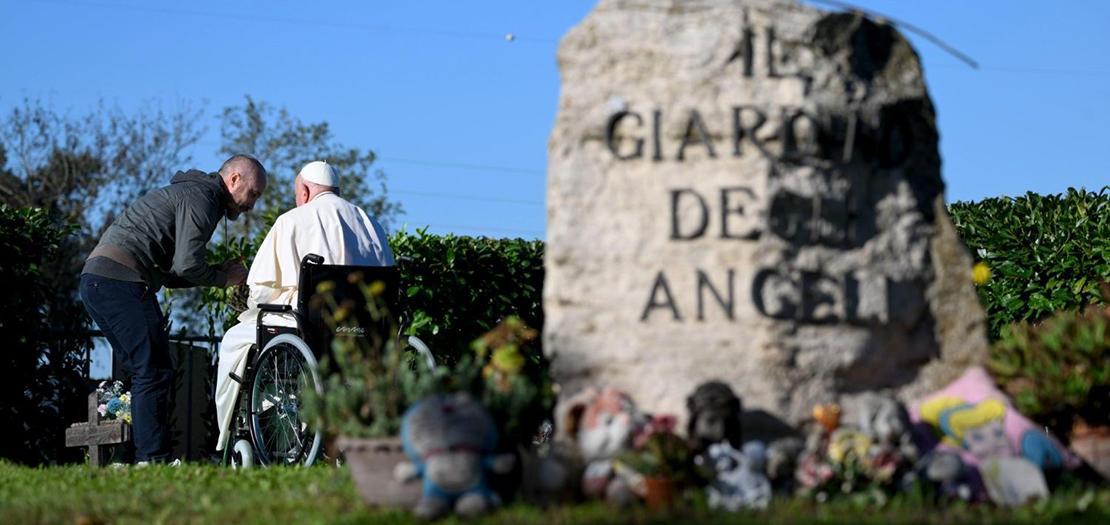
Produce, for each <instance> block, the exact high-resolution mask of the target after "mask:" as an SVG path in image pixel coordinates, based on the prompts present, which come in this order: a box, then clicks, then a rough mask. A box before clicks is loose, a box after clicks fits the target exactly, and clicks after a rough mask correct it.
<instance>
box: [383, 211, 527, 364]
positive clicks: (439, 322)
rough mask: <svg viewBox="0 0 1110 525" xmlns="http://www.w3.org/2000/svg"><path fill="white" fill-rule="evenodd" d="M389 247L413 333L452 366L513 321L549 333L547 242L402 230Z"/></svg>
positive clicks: (394, 236) (393, 238) (410, 331)
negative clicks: (509, 318) (485, 335)
mask: <svg viewBox="0 0 1110 525" xmlns="http://www.w3.org/2000/svg"><path fill="white" fill-rule="evenodd" d="M390 246H391V247H392V248H393V253H394V256H395V257H396V258H397V260H398V265H399V266H400V271H401V292H402V304H403V310H404V312H405V314H406V317H407V319H408V320H409V333H410V334H414V335H417V336H419V337H420V338H421V339H423V340H424V341H425V342H426V343H428V345H429V346H431V348H432V350H433V351H434V352H435V353H436V354H437V355H441V356H444V357H447V358H448V359H449V360H450V361H455V360H456V359H457V358H459V357H460V356H462V355H463V354H464V353H465V352H467V351H468V350H467V349H468V347H469V345H470V342H471V341H472V340H474V339H475V338H476V337H478V336H480V335H482V334H483V333H485V332H486V331H488V330H489V329H490V328H493V327H494V326H495V325H497V323H498V322H499V321H500V320H501V319H503V318H505V317H507V316H509V315H515V316H517V317H520V318H521V320H523V321H524V323H525V324H527V325H528V326H531V327H533V328H535V329H538V330H542V328H543V242H542V241H526V240H523V239H490V238H486V237H477V238H475V237H457V236H454V235H446V236H438V235H431V234H429V233H427V231H426V230H417V231H416V232H415V233H407V232H400V233H397V234H395V235H393V236H392V237H391V238H390Z"/></svg>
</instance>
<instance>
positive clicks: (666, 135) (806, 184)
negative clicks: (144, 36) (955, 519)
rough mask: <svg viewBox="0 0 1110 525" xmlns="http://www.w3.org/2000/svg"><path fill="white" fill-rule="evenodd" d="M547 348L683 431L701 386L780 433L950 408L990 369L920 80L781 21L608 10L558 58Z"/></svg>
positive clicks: (836, 36)
mask: <svg viewBox="0 0 1110 525" xmlns="http://www.w3.org/2000/svg"><path fill="white" fill-rule="evenodd" d="M558 60H559V67H560V70H561V73H562V93H561V96H560V99H559V114H558V118H557V120H556V123H555V129H554V131H553V132H552V134H551V139H550V143H549V173H548V177H549V179H548V193H547V198H548V234H547V241H548V243H547V256H546V257H547V259H546V270H547V272H546V283H545V288H544V310H545V316H546V319H545V327H544V348H545V351H546V352H547V353H548V355H549V357H550V358H551V359H552V366H553V371H554V374H555V377H556V380H557V381H558V382H559V384H560V386H561V387H562V391H563V392H564V393H573V392H575V391H577V390H578V389H580V388H582V387H583V386H585V385H587V384H596V385H611V386H616V387H619V388H621V389H624V390H625V391H627V392H629V393H630V394H631V395H632V396H633V397H634V398H635V399H636V400H637V402H638V403H640V404H641V405H642V406H643V407H644V408H645V409H647V410H652V411H663V412H672V413H675V414H678V415H680V416H681V415H682V414H683V412H684V410H683V403H684V400H685V397H686V396H687V395H688V394H690V393H691V392H692V391H693V390H694V388H695V387H696V386H697V385H698V384H699V383H702V382H703V381H705V380H709V379H721V380H723V381H726V382H727V383H729V384H730V385H732V387H733V388H734V389H735V390H736V391H737V393H739V394H740V395H741V396H742V397H743V399H744V405H745V408H751V409H758V410H763V411H766V412H768V413H770V414H772V415H774V416H776V417H778V418H780V419H782V420H784V421H786V422H790V423H796V422H798V421H799V420H801V419H803V418H804V417H806V416H807V415H808V414H809V412H810V409H811V407H812V406H813V405H814V404H815V403H819V402H830V401H836V400H840V399H841V398H843V397H844V396H846V395H851V394H853V393H856V392H861V391H865V390H870V389H884V388H890V389H894V390H896V391H897V392H898V393H899V394H900V395H902V396H903V397H909V396H913V395H915V394H917V393H921V392H923V391H925V390H926V389H931V388H934V387H937V386H940V385H942V384H943V383H944V382H947V381H948V380H950V379H953V378H955V376H956V375H957V374H958V373H959V372H960V371H961V370H962V369H963V368H964V367H966V366H967V365H968V364H969V363H972V362H976V361H978V360H980V359H981V358H982V356H983V355H984V352H985V350H986V339H985V331H984V314H983V311H982V308H981V307H980V305H979V303H978V299H977V297H976V294H975V291H974V288H973V285H972V282H971V278H970V270H971V260H970V258H969V257H968V254H967V253H966V250H965V248H964V247H963V245H962V244H961V243H960V241H959V239H958V238H957V237H956V234H955V231H954V229H953V227H952V225H951V222H950V220H949V219H948V217H947V215H946V213H945V209H944V196H943V190H944V183H943V182H942V180H941V177H940V156H939V154H938V151H937V140H938V136H937V130H936V122H935V115H934V111H933V105H932V102H931V101H930V99H929V94H928V91H927V90H926V87H925V80H924V77H923V75H922V71H921V64H920V62H919V60H918V57H917V54H916V53H915V52H914V50H913V49H912V48H911V47H910V45H909V43H908V42H907V41H906V40H905V38H903V37H902V35H901V34H899V33H898V31H896V30H895V29H894V28H893V27H891V26H889V25H885V24H883V23H881V22H876V21H873V20H870V19H868V18H866V17H864V16H862V15H858V14H852V13H827V12H822V11H819V10H816V9H812V8H809V7H803V6H801V5H798V4H796V3H795V2H792V1H785V0H717V1H709V0H700V1H694V0H601V1H600V2H599V4H598V6H597V7H596V8H595V9H594V10H593V12H591V13H590V14H589V16H587V17H586V19H585V20H584V21H583V22H582V23H581V24H579V25H578V26H577V27H575V28H574V29H572V30H571V31H570V32H569V33H568V34H567V35H566V36H565V37H564V38H563V40H562V43H561V44H560V46H559V56H558Z"/></svg>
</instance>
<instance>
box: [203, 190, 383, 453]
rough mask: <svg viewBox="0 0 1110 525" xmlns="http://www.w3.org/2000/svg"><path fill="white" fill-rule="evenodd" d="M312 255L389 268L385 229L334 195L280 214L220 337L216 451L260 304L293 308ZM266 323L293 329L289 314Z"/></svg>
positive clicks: (269, 316) (269, 318) (270, 317)
mask: <svg viewBox="0 0 1110 525" xmlns="http://www.w3.org/2000/svg"><path fill="white" fill-rule="evenodd" d="M310 253H314V254H316V255H320V256H322V257H323V258H324V264H343V265H354V266H392V265H393V264H394V262H393V252H392V251H391V250H390V249H389V244H388V239H387V237H386V235H385V231H384V230H383V229H382V227H381V225H379V224H378V223H377V222H376V221H374V220H373V219H371V218H370V217H369V216H367V215H366V212H364V211H362V209H361V208H359V207H358V206H355V205H353V204H351V203H349V202H347V201H345V200H343V199H341V198H340V197H339V196H338V195H335V194H334V193H331V192H325V193H321V194H319V195H317V196H316V197H314V198H313V199H312V200H311V201H309V202H308V203H305V204H304V205H302V206H298V207H297V208H294V209H292V210H289V211H287V212H285V213H283V214H282V215H281V216H280V217H278V219H277V221H276V222H274V227H273V228H271V229H270V233H268V234H266V239H265V240H263V241H262V246H261V247H260V248H259V249H258V253H257V254H256V255H255V258H254V262H253V263H252V264H251V269H250V273H249V274H248V275H247V284H248V285H250V297H249V298H248V299H247V306H248V308H247V310H246V311H245V312H243V313H242V314H240V315H239V324H236V325H235V326H233V327H231V329H230V330H228V331H227V333H226V334H224V338H223V342H221V343H220V356H219V366H218V367H217V372H216V421H217V423H218V424H219V428H220V438H219V441H217V444H216V450H223V448H224V446H225V445H226V444H227V439H228V430H229V426H230V423H231V418H232V415H233V414H234V412H235V403H236V399H237V398H238V395H239V383H236V382H235V381H234V380H232V379H231V377H230V376H229V375H228V374H229V373H230V372H233V371H234V372H235V374H236V375H237V376H239V377H243V371H244V369H245V368H246V366H247V353H248V351H249V350H250V347H251V345H253V344H255V338H256V335H257V334H256V328H257V325H256V320H257V318H258V305H259V304H288V305H293V306H294V307H296V305H295V304H294V303H295V302H296V298H297V282H298V281H297V279H298V278H299V276H300V268H301V258H303V257H304V256H305V255H307V254H310ZM266 324H274V325H281V326H296V322H295V321H293V317H292V316H290V315H276V314H267V315H266Z"/></svg>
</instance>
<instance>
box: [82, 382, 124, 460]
mask: <svg viewBox="0 0 1110 525" xmlns="http://www.w3.org/2000/svg"><path fill="white" fill-rule="evenodd" d="M98 404H99V401H98V400H97V398H96V392H93V393H91V394H89V420H88V421H87V422H84V423H74V424H72V425H70V426H69V428H67V429H66V446H67V447H89V465H92V466H94V467H99V466H100V463H101V460H102V459H103V458H102V457H101V456H102V455H103V454H104V452H105V451H104V450H103V449H101V445H114V444H117V443H126V442H127V441H130V440H131V425H128V424H126V423H124V422H123V421H107V422H104V423H101V422H100V412H99V411H97V409H96V408H97V405H98Z"/></svg>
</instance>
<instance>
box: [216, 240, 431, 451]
mask: <svg viewBox="0 0 1110 525" xmlns="http://www.w3.org/2000/svg"><path fill="white" fill-rule="evenodd" d="M323 262H324V258H323V257H321V256H319V255H315V254H308V255H306V256H305V257H304V258H303V259H302V260H301V265H300V278H299V280H298V288H297V308H296V309H294V308H293V307H292V306H290V305H278V304H260V305H258V308H259V310H260V311H259V314H258V320H257V328H256V330H257V332H256V333H257V338H256V344H254V345H252V346H251V348H250V350H249V353H248V355H247V366H246V369H245V370H244V372H243V376H242V377H239V376H237V375H235V374H234V373H232V375H231V378H232V380H233V381H235V382H237V383H238V384H239V395H238V401H237V402H236V408H235V411H234V414H233V416H232V420H231V429H230V432H229V438H228V444H229V446H227V447H225V448H224V459H223V463H224V464H225V465H230V466H232V467H233V468H249V467H252V466H255V465H256V464H257V465H261V466H268V465H305V466H308V465H312V464H313V463H314V462H316V460H317V459H319V457H320V455H321V450H320V449H321V442H322V441H323V435H322V433H321V432H320V431H319V430H317V429H313V428H311V426H310V425H309V424H308V422H307V421H306V420H305V418H304V417H303V414H302V408H303V400H302V393H304V392H307V391H308V389H312V390H315V392H316V394H317V395H323V390H322V385H323V382H322V380H321V376H320V365H319V360H320V358H322V357H323V356H324V355H325V354H326V353H328V352H329V351H330V348H331V343H332V341H333V340H334V339H335V338H336V337H361V338H366V337H370V336H371V335H372V334H370V333H368V331H370V330H377V331H378V332H377V334H388V336H390V337H400V333H396V334H391V333H389V330H390V326H389V325H388V323H387V321H385V320H377V321H375V320H373V319H371V318H370V317H371V316H370V315H369V314H368V310H367V308H366V300H365V295H364V294H363V292H362V289H361V287H360V285H361V284H362V283H372V282H375V281H380V282H381V283H383V284H384V285H385V290H386V291H385V295H384V297H385V304H386V307H387V308H389V311H391V312H396V311H398V309H396V305H397V303H398V302H399V301H398V298H399V293H398V287H399V284H398V283H399V275H400V273H399V271H398V269H397V267H396V266H380V267H370V266H344V265H329V264H323ZM324 283H330V284H327V285H326V286H324V287H323V288H327V289H328V292H327V294H328V295H330V296H331V298H332V299H333V300H334V301H335V303H336V304H344V303H345V304H348V305H352V306H354V308H353V311H354V312H357V313H356V314H355V319H356V325H355V326H354V327H353V328H352V327H345V328H344V329H342V330H339V329H336V330H332V329H329V327H328V326H327V323H326V321H325V318H324V312H325V308H324V303H325V301H324V298H323V295H324V294H321V293H317V290H319V289H321V288H322V287H321V285H322V284H324ZM274 315H285V316H289V315H291V316H292V317H293V319H294V320H295V324H296V326H282V325H280V324H277V325H275V324H268V323H266V322H265V321H266V318H267V317H272V316H274ZM405 342H407V343H408V345H409V346H410V347H412V348H413V349H414V350H416V351H417V353H419V354H420V355H421V356H423V358H424V361H425V363H426V364H427V366H428V367H429V368H431V367H434V366H435V360H434V358H433V357H432V354H431V351H430V350H429V349H428V347H427V345H425V344H424V343H423V342H422V341H420V339H419V338H417V337H415V336H410V337H408V338H407V340H405Z"/></svg>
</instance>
